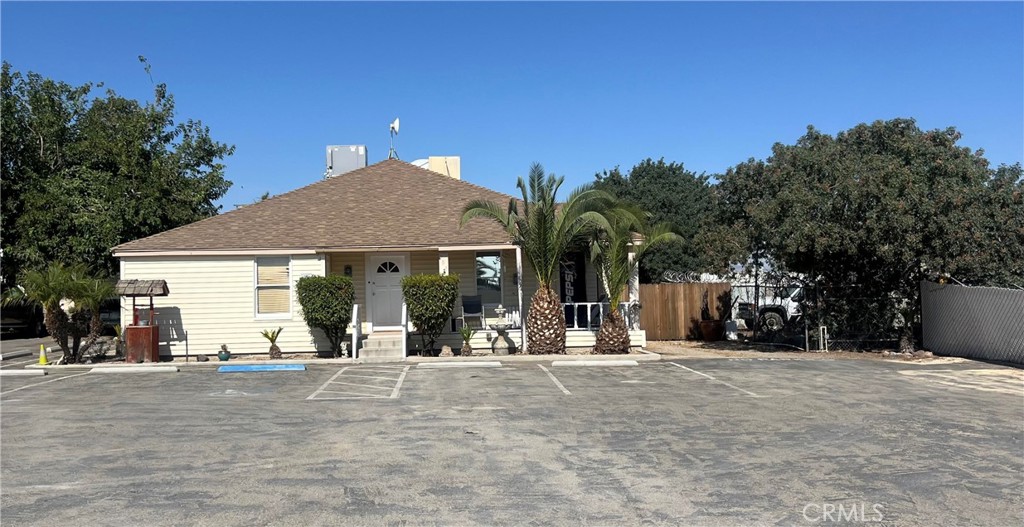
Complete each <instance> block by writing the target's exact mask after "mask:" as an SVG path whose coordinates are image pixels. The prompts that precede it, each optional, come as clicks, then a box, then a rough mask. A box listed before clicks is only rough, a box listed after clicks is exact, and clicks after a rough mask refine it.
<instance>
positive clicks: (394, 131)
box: [388, 117, 398, 159]
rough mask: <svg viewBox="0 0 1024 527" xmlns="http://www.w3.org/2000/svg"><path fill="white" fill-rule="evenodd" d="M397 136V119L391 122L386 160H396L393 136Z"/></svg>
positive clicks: (396, 153) (396, 154)
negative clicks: (389, 144) (389, 145)
mask: <svg viewBox="0 0 1024 527" xmlns="http://www.w3.org/2000/svg"><path fill="white" fill-rule="evenodd" d="M396 135H398V118H397V117H395V120H394V121H392V122H391V149H390V150H388V159H398V152H396V151H395V136H396Z"/></svg>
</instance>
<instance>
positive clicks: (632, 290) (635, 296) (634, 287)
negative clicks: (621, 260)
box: [626, 244, 640, 302]
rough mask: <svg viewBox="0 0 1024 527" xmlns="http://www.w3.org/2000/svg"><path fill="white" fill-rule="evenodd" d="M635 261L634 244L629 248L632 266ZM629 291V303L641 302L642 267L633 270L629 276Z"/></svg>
mask: <svg viewBox="0 0 1024 527" xmlns="http://www.w3.org/2000/svg"><path fill="white" fill-rule="evenodd" d="M633 260H636V252H634V248H633V246H632V244H631V245H630V247H629V263H630V264H632V263H633ZM626 289H627V290H628V295H629V301H630V302H637V301H639V300H640V266H639V265H638V266H636V267H635V268H633V272H632V274H630V275H629V287H627V288H626Z"/></svg>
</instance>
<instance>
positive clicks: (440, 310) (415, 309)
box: [402, 274, 459, 353]
mask: <svg viewBox="0 0 1024 527" xmlns="http://www.w3.org/2000/svg"><path fill="white" fill-rule="evenodd" d="M402 295H403V296H404V297H405V304H406V306H408V309H409V320H411V321H412V323H413V325H415V326H416V329H417V330H418V331H419V333H420V338H421V339H422V341H423V350H424V351H429V352H430V353H433V350H434V343H435V342H436V341H437V337H438V336H440V335H441V332H442V331H444V328H445V326H447V325H448V321H450V320H451V318H452V311H454V310H455V301H456V300H457V299H458V298H459V276H458V275H447V276H441V275H436V274H414V275H409V276H406V277H405V278H403V279H402Z"/></svg>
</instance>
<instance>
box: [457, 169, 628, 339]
mask: <svg viewBox="0 0 1024 527" xmlns="http://www.w3.org/2000/svg"><path fill="white" fill-rule="evenodd" d="M564 181H565V178H563V177H556V176H555V175H554V174H551V175H547V176H545V175H544V168H543V167H541V166H540V164H537V163H534V164H533V166H531V167H530V175H529V177H528V180H527V181H524V180H523V178H521V177H520V178H519V181H518V182H517V183H516V187H517V188H519V190H520V192H522V195H523V199H522V201H518V200H516V199H510V200H509V202H508V207H507V208H505V209H502V207H501V206H500V205H498V204H497V203H494V202H491V201H473V202H470V203H468V204H467V205H466V207H465V209H463V211H462V225H463V226H465V225H466V223H467V222H468V221H470V220H471V219H473V218H478V217H479V218H488V219H491V220H493V221H496V222H497V223H498V224H500V225H501V226H502V227H504V228H505V230H506V232H508V236H509V239H510V240H511V241H512V243H514V244H516V245H518V246H519V247H521V248H522V251H523V255H524V256H525V257H526V260H527V261H528V262H529V263H530V266H531V267H532V268H533V271H534V272H535V273H536V275H537V282H538V285H539V287H538V288H537V292H536V293H534V295H533V298H532V300H531V302H530V311H529V313H528V316H527V318H526V338H527V343H528V346H527V351H529V352H530V353H535V354H547V353H565V314H564V313H563V312H562V303H561V301H560V300H559V298H558V293H557V292H555V290H554V289H553V288H552V283H553V282H554V279H555V277H556V275H557V272H558V266H559V264H560V262H561V261H562V257H563V256H564V255H565V254H566V252H568V250H569V249H570V248H571V247H574V246H576V245H579V244H581V243H584V242H585V240H586V239H587V238H588V237H589V236H590V233H591V231H592V230H593V229H595V228H597V229H606V228H608V226H609V225H608V220H607V219H606V218H605V217H604V215H603V214H602V212H601V211H604V210H607V209H608V206H609V203H610V202H611V199H612V198H611V195H609V194H608V193H607V192H604V191H601V190H597V189H595V188H593V187H592V186H591V185H583V186H581V187H579V188H577V189H576V190H574V191H573V192H572V193H570V194H569V197H568V199H566V200H565V203H561V204H559V203H558V201H557V194H558V189H559V187H561V186H562V183H563V182H564ZM520 206H521V207H522V211H520Z"/></svg>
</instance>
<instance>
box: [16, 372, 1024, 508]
mask: <svg viewBox="0 0 1024 527" xmlns="http://www.w3.org/2000/svg"><path fill="white" fill-rule="evenodd" d="M0 381H2V383H0V413H2V420H0V432H2V455H0V480H2V484H3V488H2V496H0V521H2V522H3V524H4V525H5V526H6V525H60V524H73V525H183V524H189V525H328V524H332V525H337V524H375V525H376V524H406V525H410V524H415V525H419V524H443V525H470V524H473V525H480V524H484V525H497V524H516V525H523V524H530V525H581V524H582V525H637V524H649V525H662V524H685V525H754V524H759V525H761V524H764V525H777V524H783V525H793V524H796V525H824V524H831V523H833V522H834V521H836V520H840V521H841V522H845V523H847V524H851V523H860V522H862V521H864V522H868V523H872V524H876V525H879V524H881V525H920V524H945V525H954V524H956V525H967V524H979V525H1016V524H1019V523H1020V521H1021V519H1022V518H1024V497H1022V496H1024V460H1022V452H1024V376H1022V375H1021V370H1017V369H1012V368H1003V367H1000V366H993V365H988V364H983V363H974V362H968V363H963V364H940V365H927V366H922V365H911V364H896V363H888V362H881V361H827V360H817V361H803V360H788V361H787V360H778V361H773V360H756V359H755V360H724V359H719V360H686V361H674V362H654V363H641V364H640V365H639V366H635V367H556V366H551V365H550V363H541V364H535V363H520V364H515V365H505V366H504V367H501V368H466V369H426V368H421V367H417V365H415V364H388V365H358V366H339V365H331V366H326V365H325V366H320V365H316V366H310V367H309V369H308V370H307V371H305V372H270V373H242V374H219V373H216V372H215V371H214V370H213V369H211V368H198V367H192V368H187V369H186V368H183V371H182V372H180V373H171V374H157V373H145V374H121V375H103V374H95V373H83V371H69V372H66V373H64V372H62V373H57V374H53V375H47V376H46V377H3V378H0ZM40 383H45V384H40ZM840 514H842V515H840Z"/></svg>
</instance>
